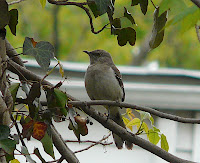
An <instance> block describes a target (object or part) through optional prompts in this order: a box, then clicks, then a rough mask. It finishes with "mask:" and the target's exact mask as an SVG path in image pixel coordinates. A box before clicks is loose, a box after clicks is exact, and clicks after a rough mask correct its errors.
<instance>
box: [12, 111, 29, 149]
mask: <svg viewBox="0 0 200 163" xmlns="http://www.w3.org/2000/svg"><path fill="white" fill-rule="evenodd" d="M17 116H18V115H17ZM17 116H16V119H17ZM10 118H11V120H12V121H13V123H14V124H15V128H16V130H17V133H18V135H19V139H20V141H21V143H22V145H23V146H24V147H26V144H25V142H24V140H23V138H22V135H21V132H20V130H19V127H18V124H17V123H16V120H15V119H14V118H13V116H12V115H10ZM26 148H27V147H26Z"/></svg>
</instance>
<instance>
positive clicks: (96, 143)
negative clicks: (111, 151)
mask: <svg viewBox="0 0 200 163" xmlns="http://www.w3.org/2000/svg"><path fill="white" fill-rule="evenodd" d="M110 135H111V133H110V134H109V135H107V136H106V137H104V138H102V139H101V140H99V141H98V142H94V144H92V145H90V146H89V147H87V148H84V149H81V150H78V151H75V152H74V153H79V152H83V151H86V150H88V149H90V148H92V147H94V146H95V145H98V144H102V141H104V140H106V139H108V137H109V136H110ZM111 144H112V143H111ZM102 145H105V144H102ZM106 145H110V144H106Z"/></svg>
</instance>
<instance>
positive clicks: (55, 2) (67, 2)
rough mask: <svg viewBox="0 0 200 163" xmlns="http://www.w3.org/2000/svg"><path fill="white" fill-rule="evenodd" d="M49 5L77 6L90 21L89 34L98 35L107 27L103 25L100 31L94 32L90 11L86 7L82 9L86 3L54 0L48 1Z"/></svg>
mask: <svg viewBox="0 0 200 163" xmlns="http://www.w3.org/2000/svg"><path fill="white" fill-rule="evenodd" d="M48 2H49V3H51V4H55V5H73V6H77V7H80V8H82V9H83V10H84V11H85V12H86V14H87V15H88V17H89V19H90V27H91V32H92V33H94V34H98V33H100V32H102V31H103V30H104V29H105V28H106V27H107V26H108V24H109V23H108V24H106V25H104V26H103V27H102V28H101V29H100V30H98V31H95V29H94V25H93V19H92V15H91V14H90V11H89V9H88V8H87V7H84V5H88V3H87V2H82V3H80V2H69V1H55V0H48Z"/></svg>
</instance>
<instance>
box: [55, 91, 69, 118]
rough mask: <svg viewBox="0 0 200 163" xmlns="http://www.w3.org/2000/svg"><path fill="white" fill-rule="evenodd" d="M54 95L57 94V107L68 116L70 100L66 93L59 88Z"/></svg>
mask: <svg viewBox="0 0 200 163" xmlns="http://www.w3.org/2000/svg"><path fill="white" fill-rule="evenodd" d="M54 93H55V98H56V102H57V105H58V106H59V107H60V110H61V112H62V114H63V115H65V116H66V115H67V110H66V103H67V100H68V97H67V95H66V93H64V92H63V91H61V90H59V89H57V88H55V89H54Z"/></svg>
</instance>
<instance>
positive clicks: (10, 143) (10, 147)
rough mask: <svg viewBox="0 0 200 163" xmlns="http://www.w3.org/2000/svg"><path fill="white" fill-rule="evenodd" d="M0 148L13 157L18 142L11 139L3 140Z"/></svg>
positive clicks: (0, 141) (0, 142)
mask: <svg viewBox="0 0 200 163" xmlns="http://www.w3.org/2000/svg"><path fill="white" fill-rule="evenodd" d="M0 148H2V149H3V150H4V151H5V152H6V153H8V154H10V155H11V154H12V153H13V151H14V150H15V148H16V142H15V141H14V140H11V139H1V140H0Z"/></svg>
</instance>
